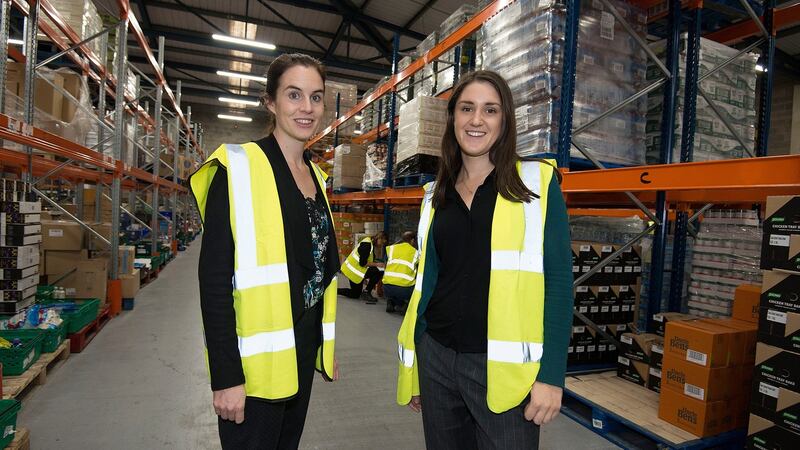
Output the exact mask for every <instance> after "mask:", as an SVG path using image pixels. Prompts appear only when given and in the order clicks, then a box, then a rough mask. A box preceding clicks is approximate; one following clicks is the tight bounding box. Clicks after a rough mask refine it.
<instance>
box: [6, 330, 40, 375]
mask: <svg viewBox="0 0 800 450" xmlns="http://www.w3.org/2000/svg"><path fill="white" fill-rule="evenodd" d="M43 337H44V336H42V335H41V333H39V335H37V336H31V337H30V338H20V340H21V341H22V345H21V346H19V347H14V348H0V363H3V376H4V377H13V376H17V375H22V374H23V373H25V371H26V370H28V367H30V366H32V365H33V363H35V362H36V361H38V360H39V356H40V355H41V354H42V338H43Z"/></svg>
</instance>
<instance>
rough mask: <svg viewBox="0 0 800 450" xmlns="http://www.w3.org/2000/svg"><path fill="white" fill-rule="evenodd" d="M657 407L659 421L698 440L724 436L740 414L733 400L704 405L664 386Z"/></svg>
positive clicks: (705, 403)
mask: <svg viewBox="0 0 800 450" xmlns="http://www.w3.org/2000/svg"><path fill="white" fill-rule="evenodd" d="M662 381H663V380H662ZM658 403H659V405H658V417H659V418H661V419H662V420H665V421H667V422H669V423H671V424H673V425H675V426H676V427H678V428H681V429H683V430H686V431H688V432H689V433H692V434H694V435H695V436H697V437H706V436H712V435H715V434H719V433H723V432H725V431H728V430H731V429H733V428H734V427H735V425H736V416H737V415H738V414H737V413H738V412H737V411H736V406H735V405H734V402H732V401H730V400H719V401H716V402H702V401H700V400H697V399H695V398H692V397H689V396H686V395H684V394H683V392H681V391H677V390H674V389H670V388H669V387H667V386H665V385H662V386H661V394H660V395H659V402H658Z"/></svg>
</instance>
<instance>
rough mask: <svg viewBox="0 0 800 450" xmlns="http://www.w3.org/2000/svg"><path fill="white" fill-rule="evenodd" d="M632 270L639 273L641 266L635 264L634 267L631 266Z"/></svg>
mask: <svg viewBox="0 0 800 450" xmlns="http://www.w3.org/2000/svg"><path fill="white" fill-rule="evenodd" d="M633 271H634V272H636V273H639V272H641V271H642V266H636V267H634V268H633Z"/></svg>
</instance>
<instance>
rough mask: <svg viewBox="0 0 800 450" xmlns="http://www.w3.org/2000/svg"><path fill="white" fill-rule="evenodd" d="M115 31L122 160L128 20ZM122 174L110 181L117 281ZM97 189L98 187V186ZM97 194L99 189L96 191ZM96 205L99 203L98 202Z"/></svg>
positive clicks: (117, 138) (117, 145) (117, 155)
mask: <svg viewBox="0 0 800 450" xmlns="http://www.w3.org/2000/svg"><path fill="white" fill-rule="evenodd" d="M118 26H119V29H118V30H117V64H116V67H114V72H115V76H116V78H117V89H116V92H115V94H116V95H115V98H114V124H115V125H116V128H115V129H114V147H113V150H114V159H115V160H117V161H120V160H123V159H124V155H123V151H122V146H123V144H124V139H125V84H126V83H125V80H126V73H125V67H126V63H127V60H128V19H127V18H124V19H122V20H121V21H120V23H119V25H118ZM121 182H122V174H121V173H119V172H115V173H114V178H113V180H112V181H111V239H109V241H110V242H111V273H110V274H109V278H110V279H112V280H118V279H119V275H120V273H119V216H120V207H121V206H122V205H121V204H120V203H121V201H122V197H121V188H122V187H121ZM98 187H99V186H98ZM98 192H99V189H98ZM97 203H100V202H99V201H98V202H97Z"/></svg>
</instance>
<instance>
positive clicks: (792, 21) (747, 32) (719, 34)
mask: <svg viewBox="0 0 800 450" xmlns="http://www.w3.org/2000/svg"><path fill="white" fill-rule="evenodd" d="M761 20H762V21H763V20H764V16H761ZM798 23H800V3H798V4H794V5H792V6H786V7H783V8H775V10H774V11H773V24H774V29H773V30H772V33H773V34H774V33H776V32H778V31H780V30H783V29H786V28H789V27H792V26H794V25H797V24H798ZM759 34H761V30H760V29H759V28H758V25H756V23H755V22H753V20H752V19H747V20H744V21H742V22H739V23H737V24H734V25H731V26H729V27H726V28H723V29H721V30H718V31H715V32H713V33H709V34H707V35H705V36H703V37H704V38H707V39H711V40H712V41H717V42H720V43H723V44H728V45H730V44H735V43H736V42H739V41H741V40H743V39H746V38H749V37H751V36H756V35H759Z"/></svg>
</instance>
